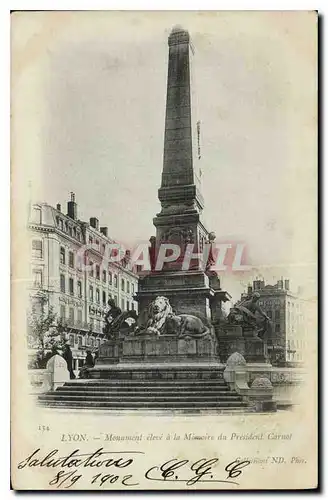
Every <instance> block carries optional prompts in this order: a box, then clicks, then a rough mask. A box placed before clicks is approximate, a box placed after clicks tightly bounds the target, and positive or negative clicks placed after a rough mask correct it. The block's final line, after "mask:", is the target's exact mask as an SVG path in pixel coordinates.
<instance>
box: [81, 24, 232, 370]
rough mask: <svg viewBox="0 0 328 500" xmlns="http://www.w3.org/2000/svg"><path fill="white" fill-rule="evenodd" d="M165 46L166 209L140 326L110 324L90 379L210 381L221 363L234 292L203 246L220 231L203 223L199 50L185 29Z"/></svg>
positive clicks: (146, 278) (143, 288) (140, 296)
mask: <svg viewBox="0 0 328 500" xmlns="http://www.w3.org/2000/svg"><path fill="white" fill-rule="evenodd" d="M168 45H169V58H168V77H167V98H166V117H165V134H164V157H163V171H162V179H161V186H160V189H159V191H158V197H159V200H160V202H161V211H160V212H159V213H158V214H157V215H156V217H155V218H154V220H153V222H154V225H155V227H156V236H152V237H151V238H150V251H149V253H150V262H151V270H150V271H149V272H147V273H146V274H144V275H143V277H142V278H141V279H140V281H139V290H138V293H137V295H136V300H137V301H138V303H139V311H140V315H139V317H138V318H137V324H136V326H133V327H130V328H128V329H127V330H125V332H124V333H123V334H122V331H121V325H122V324H123V323H122V320H125V318H126V316H125V315H124V313H122V314H123V316H122V315H118V316H117V318H116V319H115V320H114V321H113V322H112V323H110V322H109V321H107V330H106V332H107V333H108V340H107V342H105V343H104V344H103V345H102V346H101V347H100V349H99V357H98V359H97V361H96V364H95V367H94V368H92V369H91V370H89V376H90V377H92V378H108V377H111V376H114V372H115V373H117V371H118V370H119V375H120V377H121V378H122V377H127V378H133V377H139V378H146V377H155V376H159V374H160V376H163V377H165V376H168V377H171V376H172V372H174V373H175V374H176V375H177V376H178V372H181V370H183V369H184V368H185V369H187V370H189V372H188V373H189V374H192V373H194V374H195V376H197V377H203V376H204V377H205V376H210V377H211V376H213V374H214V376H215V373H216V369H217V368H218V366H219V353H218V348H217V340H216V334H215V329H214V326H213V325H214V324H215V323H217V322H218V321H219V320H220V316H221V304H222V302H223V301H226V300H228V299H229V295H228V294H227V292H225V291H223V290H222V289H221V287H220V280H219V277H218V275H217V273H216V272H215V271H213V270H211V265H212V264H213V263H214V259H213V255H212V253H211V251H208V252H207V253H206V252H204V250H205V248H206V246H207V247H210V249H211V244H212V243H213V242H214V239H215V234H214V233H213V232H208V231H207V229H206V227H205V224H204V222H203V220H202V210H203V207H204V200H203V196H202V194H201V182H200V165H199V162H200V160H201V154H200V122H199V121H197V119H196V116H195V101H194V92H193V91H194V89H193V88H192V76H191V73H192V58H193V55H194V48H193V46H192V43H191V40H190V36H189V33H188V32H187V31H186V30H184V29H182V28H181V27H175V28H173V30H172V32H171V34H170V36H169V38H168ZM173 246H175V249H176V248H178V255H176V256H175V258H174V259H173V258H168V254H167V253H166V252H167V251H170V249H171V248H172V247H173ZM163 257H164V258H163ZM161 259H162V263H163V265H160V262H161ZM114 327H115V328H114ZM169 365H170V367H169ZM190 365H191V366H192V367H193V370H194V372H193V371H192V370H191V371H190ZM211 366H212V368H213V370H212V372H211V370H209V368H211ZM150 367H152V369H150ZM165 374H166V375H165ZM191 376H192V375H191Z"/></svg>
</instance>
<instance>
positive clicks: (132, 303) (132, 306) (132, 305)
mask: <svg viewBox="0 0 328 500" xmlns="http://www.w3.org/2000/svg"><path fill="white" fill-rule="evenodd" d="M131 309H132V311H134V302H131Z"/></svg>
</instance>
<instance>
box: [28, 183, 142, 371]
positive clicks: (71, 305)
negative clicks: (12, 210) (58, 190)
mask: <svg viewBox="0 0 328 500" xmlns="http://www.w3.org/2000/svg"><path fill="white" fill-rule="evenodd" d="M28 229H29V237H30V248H31V284H30V296H31V300H32V302H34V304H35V303H37V301H38V295H39V293H40V291H42V292H43V293H44V294H46V295H47V297H48V307H52V308H53V311H54V313H55V314H56V319H57V321H58V322H59V324H60V325H61V326H62V329H63V331H64V335H65V336H66V338H67V340H68V341H69V343H70V346H71V349H72V352H73V359H74V368H75V370H76V371H77V370H78V369H79V367H81V365H82V364H83V360H84V359H85V356H86V350H87V349H90V350H96V349H97V348H98V347H99V345H100V344H101V343H102V342H103V341H104V334H103V326H104V314H105V311H106V307H107V302H108V300H109V299H110V298H112V299H113V300H114V301H115V303H116V304H117V305H118V306H119V307H120V308H121V309H122V310H124V311H125V310H129V309H134V310H136V311H137V309H138V305H137V302H136V301H135V300H134V296H135V294H136V292H137V289H138V276H137V274H136V272H135V269H133V268H132V265H131V264H130V262H129V258H128V257H129V256H128V253H127V255H126V256H125V258H123V259H122V260H121V262H112V261H110V259H109V258H108V257H109V255H110V254H109V252H110V250H108V249H109V248H111V247H110V245H113V243H115V242H114V241H113V240H112V239H111V238H109V237H108V234H107V233H108V230H107V227H99V221H98V219H96V218H95V217H92V218H91V219H90V221H89V222H84V221H81V220H79V219H78V217H77V204H76V202H75V196H74V194H73V193H71V199H70V201H69V202H68V203H67V214H64V213H63V212H62V210H61V206H60V205H59V204H58V205H57V206H56V208H54V207H52V206H50V205H48V204H47V203H40V204H34V205H32V206H31V213H30V217H29V223H28Z"/></svg>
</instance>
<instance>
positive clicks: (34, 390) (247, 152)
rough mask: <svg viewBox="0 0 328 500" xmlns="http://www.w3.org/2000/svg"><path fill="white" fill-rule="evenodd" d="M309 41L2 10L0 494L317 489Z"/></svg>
mask: <svg viewBox="0 0 328 500" xmlns="http://www.w3.org/2000/svg"><path fill="white" fill-rule="evenodd" d="M317 31H318V15H317V12H315V11H284V12H283V11H231V12H229V11H217V12H212V11H211V12H210V11H193V12H188V11H184V12H179V11H176V12H173V11H172V12H171V11H162V12H145V11H135V12H134V11H122V12H119V11H44V12H43V11H15V12H13V13H12V15H11V51H12V53H11V163H12V165H11V178H12V190H11V202H12V203H11V219H12V223H11V240H12V241H11V243H12V244H11V248H12V255H11V257H12V269H11V272H12V284H11V286H12V312H11V318H12V320H11V444H12V450H11V481H12V487H13V489H15V490H56V491H58V490H65V491H66V490H69V491H70V490H74V491H75V490H98V491H101V490H105V491H112V490H120V491H139V490H163V491H164V490H181V491H195V490H234V491H240V490H250V489H253V490H274V489H278V490H282V489H287V490H292V489H298V490H301V489H315V488H317V486H318V425H317V418H318V347H317V346H318V325H317V295H318V290H317V288H318V287H317V246H318V243H317V240H318V237H317V210H318V203H317V153H318V152H317V135H318V134H317V122H318V119H317V116H318V110H317V86H318V77H317V74H318V69H317V38H318V32H317Z"/></svg>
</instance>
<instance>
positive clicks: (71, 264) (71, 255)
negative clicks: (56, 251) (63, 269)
mask: <svg viewBox="0 0 328 500" xmlns="http://www.w3.org/2000/svg"><path fill="white" fill-rule="evenodd" d="M68 265H69V267H74V253H73V252H69V254H68Z"/></svg>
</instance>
